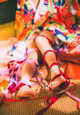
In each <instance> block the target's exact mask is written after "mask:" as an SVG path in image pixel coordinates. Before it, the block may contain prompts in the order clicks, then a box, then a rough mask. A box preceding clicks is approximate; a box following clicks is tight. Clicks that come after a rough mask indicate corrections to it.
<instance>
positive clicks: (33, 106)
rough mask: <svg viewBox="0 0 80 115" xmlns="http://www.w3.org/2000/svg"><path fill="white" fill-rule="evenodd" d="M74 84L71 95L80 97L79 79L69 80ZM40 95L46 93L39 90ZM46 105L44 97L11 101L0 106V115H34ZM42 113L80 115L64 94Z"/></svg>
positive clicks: (75, 106)
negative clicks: (74, 87)
mask: <svg viewBox="0 0 80 115" xmlns="http://www.w3.org/2000/svg"><path fill="white" fill-rule="evenodd" d="M71 82H74V83H75V84H76V90H74V91H73V92H72V94H73V95H75V96H77V97H78V98H80V80H71ZM40 95H44V96H46V95H48V94H47V93H45V92H44V91H41V94H40ZM46 105H47V103H46V100H45V99H35V100H29V101H24V102H11V103H9V104H8V105H6V106H2V107H1V108H0V115H35V114H36V113H37V112H38V111H39V110H41V109H43V108H44V107H45V106H46ZM43 115H80V111H79V110H78V109H77V104H76V102H75V101H74V100H72V99H71V98H70V97H69V96H67V95H66V94H62V96H61V97H60V98H59V99H58V100H57V101H56V102H55V103H54V104H53V105H52V106H51V107H50V108H49V109H48V110H47V111H46V112H45V113H44V114H43Z"/></svg>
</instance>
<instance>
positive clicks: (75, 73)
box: [65, 63, 80, 79]
mask: <svg viewBox="0 0 80 115" xmlns="http://www.w3.org/2000/svg"><path fill="white" fill-rule="evenodd" d="M65 74H66V75H68V76H69V77H70V78H72V79H80V64H73V63H69V64H68V65H67V67H66V72H65Z"/></svg>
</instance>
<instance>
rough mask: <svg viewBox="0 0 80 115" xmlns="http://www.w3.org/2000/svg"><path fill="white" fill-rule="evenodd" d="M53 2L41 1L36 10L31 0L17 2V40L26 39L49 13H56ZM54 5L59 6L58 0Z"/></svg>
mask: <svg viewBox="0 0 80 115" xmlns="http://www.w3.org/2000/svg"><path fill="white" fill-rule="evenodd" d="M50 1H51V2H50ZM54 1H55V0H41V1H40V3H39V6H38V8H37V9H36V8H35V6H34V3H33V2H32V0H18V2H17V11H16V25H15V26H16V29H17V30H18V31H19V40H21V39H24V38H27V36H28V35H29V33H30V32H31V31H32V30H33V29H35V28H36V27H38V24H40V25H41V24H42V23H44V21H45V20H46V19H47V16H48V15H50V14H49V13H57V10H56V8H55V5H54V4H53V3H54ZM55 3H57V4H59V2H58V0H57V2H56V1H55Z"/></svg>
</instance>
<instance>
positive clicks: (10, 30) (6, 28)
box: [0, 22, 15, 41]
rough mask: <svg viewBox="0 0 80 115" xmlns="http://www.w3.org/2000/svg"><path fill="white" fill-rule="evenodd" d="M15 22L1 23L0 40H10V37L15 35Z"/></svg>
mask: <svg viewBox="0 0 80 115" xmlns="http://www.w3.org/2000/svg"><path fill="white" fill-rule="evenodd" d="M14 25H15V22H9V23H6V24H2V25H0V41H3V40H8V39H9V38H10V37H15V29H14Z"/></svg>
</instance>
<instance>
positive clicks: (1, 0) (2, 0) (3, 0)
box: [0, 0, 8, 2]
mask: <svg viewBox="0 0 80 115" xmlns="http://www.w3.org/2000/svg"><path fill="white" fill-rule="evenodd" d="M5 1H8V0H0V2H5Z"/></svg>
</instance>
